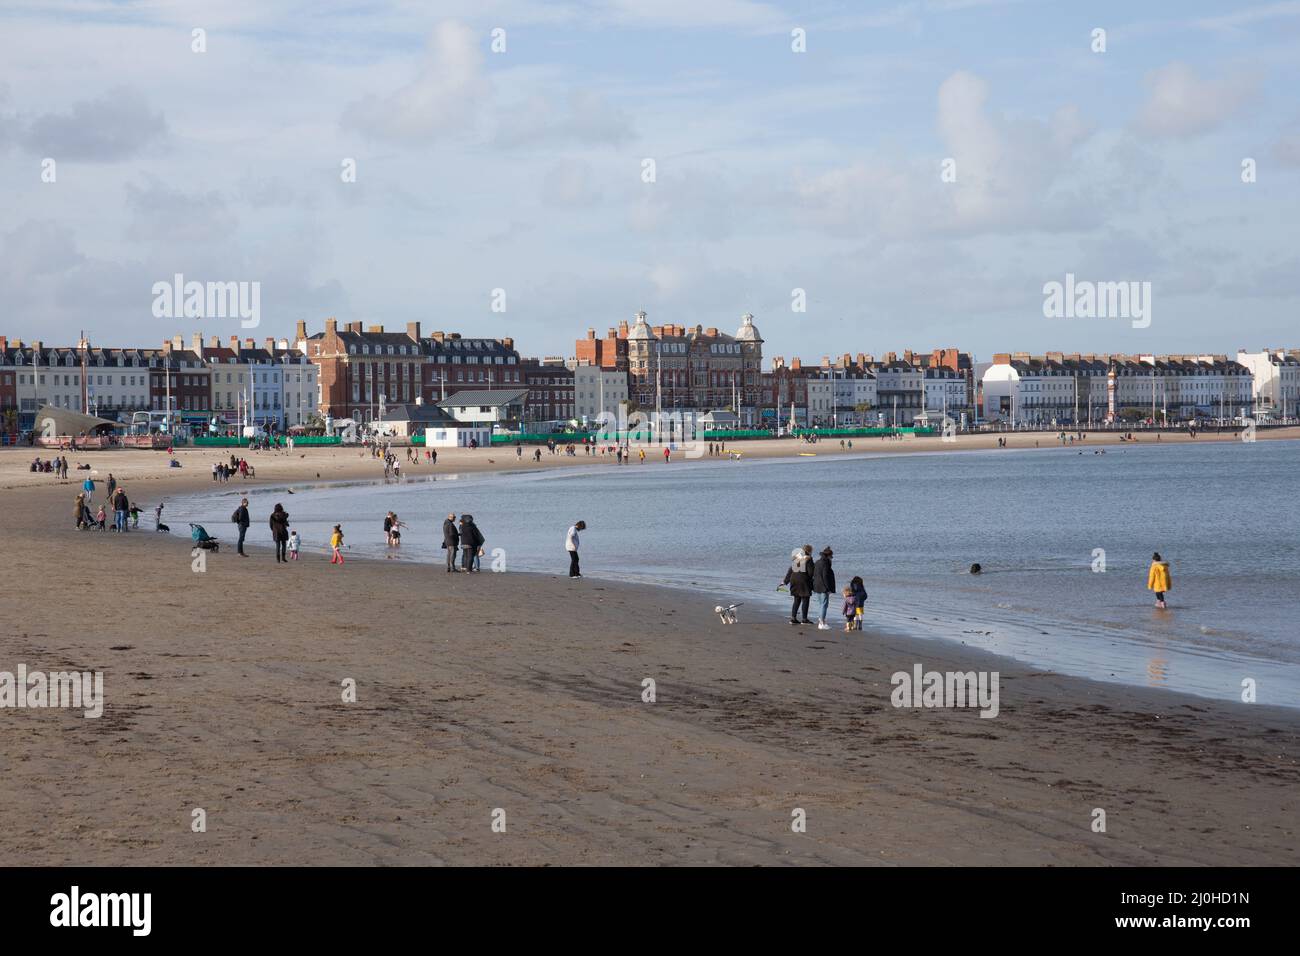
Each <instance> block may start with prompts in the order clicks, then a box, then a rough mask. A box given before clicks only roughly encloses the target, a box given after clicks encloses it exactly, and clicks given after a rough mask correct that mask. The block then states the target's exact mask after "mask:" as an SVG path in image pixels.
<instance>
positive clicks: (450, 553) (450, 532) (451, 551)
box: [442, 514, 460, 574]
mask: <svg viewBox="0 0 1300 956" xmlns="http://www.w3.org/2000/svg"><path fill="white" fill-rule="evenodd" d="M442 547H443V549H444V550H445V551H446V552H447V573H448V574H451V573H453V572H454V571H456V550H457V549H458V548H459V547H460V532H459V531H457V530H456V516H455V515H454V514H449V515H447V520H446V521H444V522H443V523H442Z"/></svg>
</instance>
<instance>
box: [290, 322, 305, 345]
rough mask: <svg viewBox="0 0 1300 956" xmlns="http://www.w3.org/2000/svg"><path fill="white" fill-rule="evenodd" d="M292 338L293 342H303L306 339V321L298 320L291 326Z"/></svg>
mask: <svg viewBox="0 0 1300 956" xmlns="http://www.w3.org/2000/svg"><path fill="white" fill-rule="evenodd" d="M293 338H294V341H295V342H304V341H306V339H307V323H306V322H302V321H300V322H298V323H297V324H296V325H295V326H294V327H293Z"/></svg>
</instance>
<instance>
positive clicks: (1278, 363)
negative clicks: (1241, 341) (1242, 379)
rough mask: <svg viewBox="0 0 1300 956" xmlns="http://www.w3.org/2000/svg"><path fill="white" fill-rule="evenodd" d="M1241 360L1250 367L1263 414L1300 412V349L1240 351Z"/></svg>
mask: <svg viewBox="0 0 1300 956" xmlns="http://www.w3.org/2000/svg"><path fill="white" fill-rule="evenodd" d="M1237 361H1238V362H1239V363H1240V364H1242V365H1244V366H1245V367H1246V368H1248V369H1250V374H1251V379H1252V388H1253V391H1254V396H1255V409H1256V411H1257V412H1258V413H1259V414H1260V415H1273V416H1275V417H1277V418H1286V419H1290V418H1295V417H1297V416H1298V415H1300V349H1290V350H1286V349H1263V350H1261V351H1259V352H1246V351H1244V350H1243V351H1239V352H1238V353H1237Z"/></svg>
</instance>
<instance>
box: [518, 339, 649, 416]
mask: <svg viewBox="0 0 1300 956" xmlns="http://www.w3.org/2000/svg"><path fill="white" fill-rule="evenodd" d="M519 370H520V372H521V373H522V375H523V384H524V385H525V386H527V388H528V398H527V400H526V401H525V403H524V421H526V422H528V423H530V424H532V425H539V426H552V425H558V424H560V423H561V422H567V421H569V420H570V419H571V418H573V416H574V414H575V411H574V394H573V393H574V384H573V369H571V368H569V366H568V365H567V364H566V363H565V361H564V359H563V358H561V357H559V356H556V355H548V356H546V357H545V358H542V359H522V360H520V362H519ZM625 381H626V379H625Z"/></svg>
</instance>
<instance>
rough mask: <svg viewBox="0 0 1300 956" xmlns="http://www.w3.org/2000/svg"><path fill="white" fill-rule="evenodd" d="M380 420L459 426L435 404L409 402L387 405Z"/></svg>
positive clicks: (459, 423) (457, 422)
mask: <svg viewBox="0 0 1300 956" xmlns="http://www.w3.org/2000/svg"><path fill="white" fill-rule="evenodd" d="M379 420H380V421H381V422H414V423H416V424H418V425H426V426H427V425H447V426H450V427H453V428H455V427H459V426H460V425H461V422H459V421H457V420H456V419H454V418H452V417H451V416H450V415H448V414H447V413H446V412H444V411H443V410H442V409H441V408H439V407H438V406H437V405H416V404H411V403H406V404H400V405H389V406H387V408H385V410H384V414H383V417H382V418H380V419H379Z"/></svg>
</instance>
